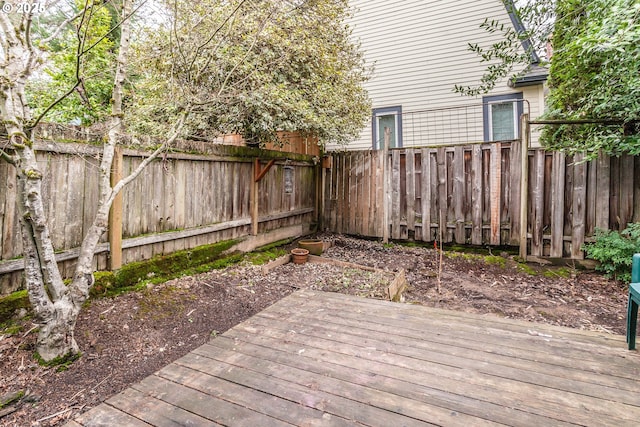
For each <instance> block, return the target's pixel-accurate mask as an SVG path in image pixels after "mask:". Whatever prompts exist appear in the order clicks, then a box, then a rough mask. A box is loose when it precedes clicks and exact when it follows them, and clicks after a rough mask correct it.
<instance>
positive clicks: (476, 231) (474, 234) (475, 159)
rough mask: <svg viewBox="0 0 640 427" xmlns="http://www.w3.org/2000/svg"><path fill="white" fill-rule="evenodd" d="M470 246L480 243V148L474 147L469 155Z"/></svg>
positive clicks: (481, 197) (481, 187) (481, 198)
mask: <svg viewBox="0 0 640 427" xmlns="http://www.w3.org/2000/svg"><path fill="white" fill-rule="evenodd" d="M471 156H472V158H471V186H472V188H471V244H473V245H481V244H482V243H483V241H482V202H483V200H484V199H483V194H482V190H483V186H482V175H483V173H482V147H481V146H480V145H478V144H476V145H474V146H473V148H472V154H471Z"/></svg>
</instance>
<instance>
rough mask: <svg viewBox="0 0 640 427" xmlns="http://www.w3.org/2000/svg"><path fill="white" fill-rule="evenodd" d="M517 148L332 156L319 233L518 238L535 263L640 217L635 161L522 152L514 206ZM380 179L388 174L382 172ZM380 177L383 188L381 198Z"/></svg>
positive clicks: (506, 241) (462, 240) (639, 168)
mask: <svg viewBox="0 0 640 427" xmlns="http://www.w3.org/2000/svg"><path fill="white" fill-rule="evenodd" d="M521 146H522V144H521V142H520V141H512V142H508V143H492V144H473V145H457V146H452V147H438V148H407V149H393V150H390V152H389V154H388V158H387V162H388V166H387V168H386V172H385V167H384V161H385V159H384V154H383V153H384V152H383V151H359V152H343V153H332V161H331V167H330V168H327V169H324V170H323V177H322V180H323V182H324V184H323V188H324V193H323V216H322V226H323V228H324V229H328V230H332V231H336V232H341V233H347V234H354V235H362V236H369V237H378V238H380V237H383V229H384V216H385V206H384V204H385V203H387V208H388V226H389V237H390V238H392V239H415V240H422V241H434V240H437V239H439V231H440V229H442V231H443V240H444V241H445V242H447V243H449V242H456V243H459V244H473V245H513V246H518V245H520V242H521V235H523V234H524V233H522V230H521V220H520V212H521V206H526V207H527V208H526V211H527V212H526V221H527V222H526V224H527V227H526V234H524V235H526V239H527V241H526V251H527V254H528V255H529V256H535V257H568V258H574V259H581V258H583V256H584V254H583V252H582V251H581V246H582V244H583V243H584V242H585V241H588V240H589V239H590V237H591V236H593V233H594V230H595V228H596V227H598V228H603V229H617V230H619V229H623V228H625V227H626V224H628V223H629V222H637V221H640V158H638V157H630V156H623V157H620V158H609V157H606V156H603V157H601V158H599V159H597V160H595V161H592V162H583V161H582V158H581V157H579V156H576V157H572V156H565V155H564V154H562V153H551V152H546V151H544V150H543V149H529V150H528V156H527V159H528V165H527V166H528V168H527V169H528V175H527V178H528V179H527V181H528V183H527V203H526V205H523V204H522V203H521V197H520V194H521V179H522V170H523V168H522V161H521V158H522V157H521V154H522V152H521ZM385 173H386V175H385ZM385 179H386V180H388V181H387V185H388V188H389V191H388V192H387V194H386V197H385V192H384V187H385Z"/></svg>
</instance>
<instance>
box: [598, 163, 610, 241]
mask: <svg viewBox="0 0 640 427" xmlns="http://www.w3.org/2000/svg"><path fill="white" fill-rule="evenodd" d="M596 164H597V166H596V167H597V171H598V180H597V183H596V193H597V194H598V197H597V198H596V227H597V228H600V229H602V230H608V229H609V223H610V221H609V202H610V200H609V199H610V197H609V195H610V191H611V184H610V180H611V160H610V159H609V156H607V155H604V154H600V155H599V156H598V159H597V160H596Z"/></svg>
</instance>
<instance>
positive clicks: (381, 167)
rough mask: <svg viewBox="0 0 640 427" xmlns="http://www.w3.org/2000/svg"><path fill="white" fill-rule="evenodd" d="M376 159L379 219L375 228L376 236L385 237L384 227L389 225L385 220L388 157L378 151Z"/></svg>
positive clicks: (376, 209)
mask: <svg viewBox="0 0 640 427" xmlns="http://www.w3.org/2000/svg"><path fill="white" fill-rule="evenodd" d="M374 158H375V162H376V171H377V176H376V182H377V184H376V188H375V194H376V196H375V197H376V205H375V212H376V218H378V220H377V221H375V227H376V236H384V234H385V231H384V227H385V224H387V220H386V219H385V215H386V210H385V209H386V208H385V207H384V206H387V205H386V204H385V203H386V195H385V194H386V193H385V188H386V187H385V185H387V184H386V182H387V181H386V179H387V178H386V175H385V162H386V157H385V156H384V154H383V153H380V151H376V152H374ZM386 233H387V237H388V233H389V227H387V231H386Z"/></svg>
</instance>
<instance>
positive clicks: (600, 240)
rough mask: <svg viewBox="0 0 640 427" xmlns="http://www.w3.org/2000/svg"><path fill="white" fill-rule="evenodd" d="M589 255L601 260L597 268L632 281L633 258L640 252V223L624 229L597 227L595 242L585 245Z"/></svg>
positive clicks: (610, 275)
mask: <svg viewBox="0 0 640 427" xmlns="http://www.w3.org/2000/svg"><path fill="white" fill-rule="evenodd" d="M583 250H584V251H585V252H586V253H587V257H588V258H591V259H595V260H596V261H599V262H600V265H599V266H598V267H596V269H597V270H599V271H602V272H604V273H605V274H606V275H607V276H608V277H612V278H615V279H619V280H621V281H623V282H630V281H631V260H632V257H633V254H635V253H640V223H632V224H628V225H627V228H626V229H624V230H623V231H620V232H618V231H608V230H600V229H596V233H595V242H594V243H588V244H585V245H584V246H583Z"/></svg>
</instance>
